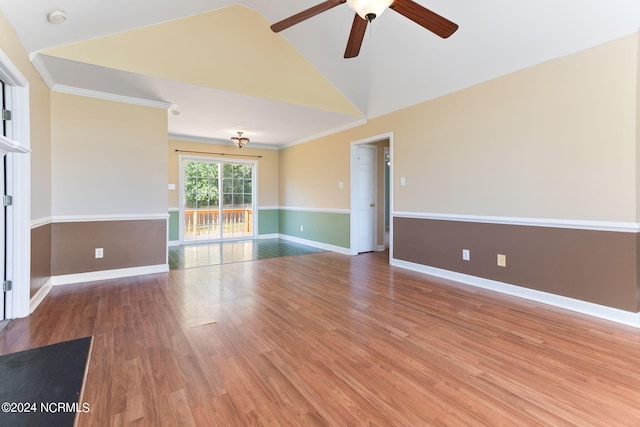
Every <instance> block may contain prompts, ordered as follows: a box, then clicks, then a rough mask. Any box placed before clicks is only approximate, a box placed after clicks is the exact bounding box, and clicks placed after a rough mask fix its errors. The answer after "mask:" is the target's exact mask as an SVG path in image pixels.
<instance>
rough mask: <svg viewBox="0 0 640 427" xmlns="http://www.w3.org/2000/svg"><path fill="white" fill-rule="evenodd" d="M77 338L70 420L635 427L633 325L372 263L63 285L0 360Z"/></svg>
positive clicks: (282, 263) (366, 259)
mask: <svg viewBox="0 0 640 427" xmlns="http://www.w3.org/2000/svg"><path fill="white" fill-rule="evenodd" d="M603 286H605V285H603ZM87 335H93V336H94V337H95V338H94V343H93V350H92V355H91V360H90V365H89V369H88V373H87V378H86V385H85V391H84V396H83V398H82V400H83V401H84V402H87V403H89V405H90V412H88V413H81V414H79V417H78V421H79V422H78V425H79V426H109V425H114V426H120V425H135V426H216V425H220V426H242V425H265V426H266V425H271V426H278V425H281V426H297V425H301V426H316V425H317V426H359V425H377V426H426V425H434V426H481V425H486V426H538V425H543V426H568V425H576V426H606V427H612V426H633V425H640V330H638V329H635V328H632V327H627V326H623V325H618V324H614V323H610V322H607V321H604V320H599V319H594V318H590V317H588V316H584V315H580V314H576V313H572V312H569V311H564V310H561V309H557V308H553V307H548V306H544V305H542V304H537V303H533V302H530V301H524V300H520V299H517V298H514V297H509V296H505V295H500V294H496V293H492V292H490V291H485V290H480V289H475V288H471V287H467V286H463V285H456V284H454V283H450V282H445V281H443V280H440V279H433V278H429V277H428V276H424V275H421V274H418V273H414V272H410V271H406V270H403V269H398V268H392V267H390V266H389V265H388V263H387V259H386V255H385V254H380V253H372V254H364V255H359V256H355V257H349V256H345V255H340V254H335V253H331V252H324V253H318V254H308V255H299V256H290V257H282V258H272V259H264V260H260V261H254V262H243V263H234V264H223V265H217V266H210V267H201V268H192V269H185V270H173V271H171V272H170V273H167V274H159V275H152V276H143V277H136V278H129V279H124V280H111V281H104V282H96V283H89V284H82V285H67V286H61V287H56V288H54V289H53V290H52V291H51V293H50V294H49V295H48V296H47V298H46V299H45V300H44V301H43V303H42V304H41V305H40V306H39V307H38V308H37V310H36V311H35V312H34V313H33V314H32V315H31V316H30V317H28V318H25V319H18V320H15V321H12V322H11V323H10V325H9V326H8V327H7V328H6V329H5V330H4V331H3V332H2V334H0V354H5V353H9V352H14V351H20V350H24V349H27V348H31V347H36V346H42V345H47V344H51V343H55V342H59V341H64V340H70V339H74V338H78V337H83V336H87Z"/></svg>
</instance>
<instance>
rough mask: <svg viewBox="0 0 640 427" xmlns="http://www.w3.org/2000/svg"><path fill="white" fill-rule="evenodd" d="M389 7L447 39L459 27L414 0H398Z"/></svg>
mask: <svg viewBox="0 0 640 427" xmlns="http://www.w3.org/2000/svg"><path fill="white" fill-rule="evenodd" d="M389 8H390V9H393V10H395V11H396V12H398V13H399V14H400V15H403V16H405V17H406V18H409V19H411V20H412V21H413V22H415V23H416V24H418V25H421V26H423V27H424V28H426V29H427V30H429V31H431V32H432V33H434V34H436V35H438V36H440V37H442V38H443V39H446V38H447V37H449V36H450V35H451V34H453V33H455V32H456V30H457V29H458V25H457V24H454V23H453V22H451V21H449V20H448V19H447V18H444V17H442V16H440V15H438V14H437V13H434V12H432V11H430V10H429V9H427V8H425V7H423V6H420V5H419V4H418V3H416V2H414V1H413V0H396V1H394V2H393V3H392V4H391V6H389Z"/></svg>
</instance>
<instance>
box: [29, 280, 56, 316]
mask: <svg viewBox="0 0 640 427" xmlns="http://www.w3.org/2000/svg"><path fill="white" fill-rule="evenodd" d="M51 279H52V278H51V277H49V278H48V279H47V281H46V282H45V284H44V285H43V286H42V287H41V288H40V289H38V292H36V294H35V295H34V296H33V297H32V298H31V301H29V313H33V311H34V310H35V309H36V308H38V306H39V305H40V303H41V302H42V301H43V300H44V297H46V296H47V295H48V294H49V291H50V290H51V288H52V287H53V283H52V280H51Z"/></svg>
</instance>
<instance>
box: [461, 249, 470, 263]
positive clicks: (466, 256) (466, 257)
mask: <svg viewBox="0 0 640 427" xmlns="http://www.w3.org/2000/svg"><path fill="white" fill-rule="evenodd" d="M462 259H463V260H464V261H469V260H470V259H471V252H470V251H469V249H463V250H462Z"/></svg>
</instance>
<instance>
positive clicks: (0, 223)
mask: <svg viewBox="0 0 640 427" xmlns="http://www.w3.org/2000/svg"><path fill="white" fill-rule="evenodd" d="M6 158H7V156H6V154H4V155H2V156H1V157H0V190H1V191H2V193H1V194H0V195H4V194H6V188H5V170H6V168H5V159H6ZM0 199H1V197H0ZM6 210H7V208H6V207H4V203H3V201H2V200H0V286H2V288H3V289H2V298H1V301H0V320H4V318H5V304H6V303H7V293H6V291H5V290H4V284H3V283H2V282H4V281H5V280H7V275H6V256H5V255H6V247H5V246H6V241H7V240H6V238H5V228H6V220H5V219H6V217H7V216H6Z"/></svg>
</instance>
